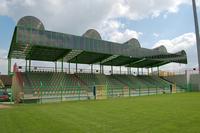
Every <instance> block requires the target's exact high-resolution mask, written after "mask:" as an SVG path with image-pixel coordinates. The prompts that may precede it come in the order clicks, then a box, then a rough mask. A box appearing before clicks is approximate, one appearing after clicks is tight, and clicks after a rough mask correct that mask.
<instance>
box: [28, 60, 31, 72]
mask: <svg viewBox="0 0 200 133" xmlns="http://www.w3.org/2000/svg"><path fill="white" fill-rule="evenodd" d="M28 67H29V69H28V71H29V72H30V71H31V60H29V66H28Z"/></svg>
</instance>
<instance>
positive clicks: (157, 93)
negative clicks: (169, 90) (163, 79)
mask: <svg viewBox="0 0 200 133" xmlns="http://www.w3.org/2000/svg"><path fill="white" fill-rule="evenodd" d="M157 94H158V86H156V95H157Z"/></svg>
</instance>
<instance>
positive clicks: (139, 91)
mask: <svg viewBox="0 0 200 133" xmlns="http://www.w3.org/2000/svg"><path fill="white" fill-rule="evenodd" d="M140 89H141V88H140V85H139V96H140V93H141V92H140V91H141V90H140Z"/></svg>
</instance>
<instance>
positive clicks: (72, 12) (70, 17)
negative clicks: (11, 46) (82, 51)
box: [0, 0, 191, 34]
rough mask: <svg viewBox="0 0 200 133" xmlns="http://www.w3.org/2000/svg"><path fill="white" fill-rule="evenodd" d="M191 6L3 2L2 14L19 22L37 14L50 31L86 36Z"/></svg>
mask: <svg viewBox="0 0 200 133" xmlns="http://www.w3.org/2000/svg"><path fill="white" fill-rule="evenodd" d="M188 3H191V0H167V1H162V0H56V1H53V0H1V3H0V9H1V12H0V15H7V16H10V17H12V18H14V19H15V20H16V21H17V20H18V19H19V18H21V17H22V16H25V15H33V16H36V17H38V18H40V19H41V20H42V21H43V23H44V24H45V27H46V28H47V29H49V30H55V31H60V32H67V33H73V34H82V33H84V32H85V31H86V30H87V29H88V28H97V27H99V26H100V25H101V24H102V23H103V22H104V21H108V20H110V19H115V18H119V17H125V18H128V19H132V20H139V19H143V18H146V17H151V18H155V17H158V16H159V15H160V14H161V13H162V12H164V13H175V12H177V11H178V9H179V6H180V5H182V4H188Z"/></svg>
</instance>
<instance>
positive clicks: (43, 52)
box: [8, 16, 187, 102]
mask: <svg viewBox="0 0 200 133" xmlns="http://www.w3.org/2000/svg"><path fill="white" fill-rule="evenodd" d="M12 59H24V60H25V61H26V65H25V66H17V64H15V65H14V66H13V73H14V75H13V86H12V88H13V93H14V100H15V102H21V101H22V99H23V101H36V102H46V101H50V100H52V99H53V100H55V101H56V100H61V101H63V100H73V99H103V98H108V97H119V96H135V95H151V94H161V93H167V92H172V91H175V90H176V91H177V90H178V91H184V90H183V89H182V88H181V87H179V88H177V87H175V86H174V85H173V83H171V82H170V81H168V80H167V79H164V78H160V77H159V67H160V66H162V65H165V64H168V63H171V62H176V63H184V64H186V63H187V56H186V52H185V51H183V50H182V51H180V52H177V53H169V52H167V50H166V48H165V47H164V46H160V47H157V48H155V49H147V48H142V47H141V45H140V43H139V41H138V40H137V39H135V38H132V39H130V40H128V41H127V42H125V43H123V44H120V43H116V42H110V41H105V40H102V38H101V36H100V34H99V33H98V32H97V31H96V30H94V29H90V30H88V31H86V32H85V33H84V34H83V35H82V36H76V35H71V34H65V33H59V32H53V31H47V30H45V28H44V25H43V24H42V22H41V21H40V20H39V19H37V18H35V17H32V16H26V17H23V18H21V19H20V20H19V21H18V23H17V25H16V27H15V30H14V34H13V38H12V42H11V46H10V50H9V53H8V73H11V60H12ZM32 60H38V61H50V62H55V67H54V68H51V67H45V68H40V67H38V66H31V61H32ZM57 62H60V63H61V67H60V69H58V67H57ZM64 63H68V68H67V69H66V68H64V65H63V64H64ZM72 63H73V64H75V66H76V67H75V70H73V69H72V68H71V67H70V64H72ZM78 64H89V65H90V66H91V68H90V69H89V70H87V71H85V70H84V69H82V68H81V67H80V68H78ZM96 64H98V65H99V69H98V70H94V69H93V65H96ZM104 66H110V70H109V72H108V73H106V72H105V71H106V70H104ZM114 66H115V67H119V70H120V71H119V72H118V73H115V70H114V69H113V67H114ZM122 66H123V67H126V68H127V71H126V73H123V72H122V70H121V67H122ZM132 68H137V72H136V73H133V72H132V71H131V70H132ZM144 68H146V69H147V70H148V73H147V74H146V75H144V73H143V69H144ZM153 68H157V73H156V74H155V73H154V72H153ZM150 70H151V72H150Z"/></svg>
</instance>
